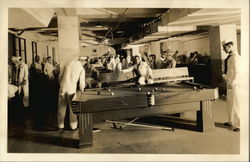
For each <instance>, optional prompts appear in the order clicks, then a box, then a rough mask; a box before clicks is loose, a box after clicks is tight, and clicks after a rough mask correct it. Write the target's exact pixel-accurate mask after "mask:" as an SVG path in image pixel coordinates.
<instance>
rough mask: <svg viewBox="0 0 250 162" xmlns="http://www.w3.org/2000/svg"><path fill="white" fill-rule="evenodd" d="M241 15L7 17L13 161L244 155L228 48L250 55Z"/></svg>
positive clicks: (16, 11) (149, 12)
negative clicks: (60, 156)
mask: <svg viewBox="0 0 250 162" xmlns="http://www.w3.org/2000/svg"><path fill="white" fill-rule="evenodd" d="M241 14H242V12H241V9H240V8H209V7H208V8H166V7H162V8H159V7H156V8H154V7H151V8H150V7H145V8H143V7H137V8H136V7H135V8H133V7H130V8H125V7H124V8H122V7H119V8H112V7H110V8H94V7H91V8H81V7H79V8H67V7H65V8H63V7H61V8H56V7H55V8H49V7H47V8H29V7H27V8H8V83H9V86H8V112H7V113H8V116H7V117H8V121H7V125H8V128H7V129H8V131H7V151H8V153H80V154H87V153H91V154H93V153H96V154H176V155H179V154H192V155H195V154H202V155H209V154H216V155H219V154H224V155H238V154H240V151H241V150H240V134H241V130H240V128H239V127H232V126H228V125H225V123H227V122H228V120H229V116H228V103H227V100H228V93H229V92H228V85H227V83H226V81H225V80H224V79H223V76H224V75H225V74H226V73H227V72H226V68H225V66H227V63H225V62H226V61H225V60H227V57H228V54H227V53H226V52H225V49H224V46H223V45H227V44H226V43H228V42H231V43H232V42H233V46H234V49H235V51H238V53H239V57H240V56H242V55H245V54H241V50H242V49H241V37H242V24H241ZM224 40H230V41H228V42H226V43H225V44H223V41H224ZM169 57H170V58H169ZM165 59H169V60H174V61H172V62H167V61H166V62H164V60H165ZM74 61H75V64H74V65H73V62H74ZM16 62H21V63H19V64H18V65H19V67H21V68H20V69H17V68H15V67H16V66H17V63H16ZM78 65H79V66H80V65H82V67H81V66H80V67H81V68H82V69H80V71H79V66H78ZM85 66H86V67H85ZM88 66H90V67H88ZM140 66H145V67H146V68H147V69H150V70H148V71H147V76H146V75H145V76H144V75H143V74H142V73H143V72H141V71H140V70H138V69H140ZM89 69H90V70H91V74H89V71H88V70H89ZM93 69H94V70H93ZM15 70H16V71H15ZM136 70H138V71H137V72H138V73H139V74H137V72H136ZM21 71H22V72H23V73H22V72H21ZM70 72H71V73H70ZM69 73H70V74H69ZM83 73H84V74H83ZM21 74H23V78H25V80H24V81H20V75H21ZM66 74H68V76H66ZM17 75H18V76H17ZM76 75H77V76H76ZM89 75H91V77H90V78H92V80H88V79H87V78H88V77H89ZM138 76H139V77H138ZM142 76H143V77H142ZM18 77H19V78H18ZM95 77H97V79H96V78H95ZM74 78H76V79H77V80H75V82H73V80H74ZM93 78H94V79H93ZM18 79H19V80H18ZM82 79H83V81H82ZM136 79H138V80H136ZM141 79H142V80H141ZM70 81H71V82H70ZM82 86H83V87H82ZM69 87H71V88H69ZM67 88H68V89H73V91H72V93H71V91H67ZM63 108H64V109H63ZM62 116H63V117H62ZM236 128H237V129H236Z"/></svg>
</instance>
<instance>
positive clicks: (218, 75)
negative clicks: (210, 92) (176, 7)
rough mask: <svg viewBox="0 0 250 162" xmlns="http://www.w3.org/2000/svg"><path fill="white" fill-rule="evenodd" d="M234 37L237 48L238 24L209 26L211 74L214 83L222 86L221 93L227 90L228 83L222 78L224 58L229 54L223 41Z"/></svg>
mask: <svg viewBox="0 0 250 162" xmlns="http://www.w3.org/2000/svg"><path fill="white" fill-rule="evenodd" d="M229 38H230V39H232V40H233V41H234V46H235V48H236V49H237V34H236V24H228V25H220V26H210V27H209V44H210V58H211V75H212V77H211V78H212V85H213V86H217V87H219V88H220V93H224V94H225V92H226V87H225V86H226V85H225V82H224V81H223V79H222V75H223V73H224V66H225V65H224V60H225V58H226V57H227V54H226V53H225V52H224V51H223V48H222V45H221V41H223V40H225V39H229Z"/></svg>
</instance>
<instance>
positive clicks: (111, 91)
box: [72, 83, 219, 147]
mask: <svg viewBox="0 0 250 162" xmlns="http://www.w3.org/2000/svg"><path fill="white" fill-rule="evenodd" d="M218 97H219V94H218V88H211V87H207V86H202V85H197V84H195V83H164V84H157V85H156V84H154V85H145V86H136V85H134V83H123V84H117V85H113V86H112V87H106V88H103V89H86V90H85V92H83V93H80V92H78V93H76V94H75V95H74V98H73V100H72V109H73V112H74V113H76V114H78V116H79V147H82V146H86V145H91V144H93V132H92V129H93V124H95V123H100V122H104V121H105V120H120V119H127V118H134V117H143V116H153V115H165V114H175V113H184V112H188V111H196V112H197V113H196V114H197V115H196V130H197V131H201V132H205V131H208V130H210V129H213V128H214V121H213V116H212V113H211V101H213V100H215V99H217V98H218Z"/></svg>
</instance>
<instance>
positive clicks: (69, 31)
mask: <svg viewBox="0 0 250 162" xmlns="http://www.w3.org/2000/svg"><path fill="white" fill-rule="evenodd" d="M57 19H58V49H59V50H58V56H59V57H58V58H59V60H58V62H59V63H60V67H61V69H63V68H64V66H65V64H66V63H67V62H69V61H71V60H73V59H75V58H77V57H78V56H79V53H80V32H79V29H80V24H79V22H78V17H77V16H58V18H57Z"/></svg>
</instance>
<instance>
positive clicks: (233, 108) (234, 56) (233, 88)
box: [222, 39, 240, 132]
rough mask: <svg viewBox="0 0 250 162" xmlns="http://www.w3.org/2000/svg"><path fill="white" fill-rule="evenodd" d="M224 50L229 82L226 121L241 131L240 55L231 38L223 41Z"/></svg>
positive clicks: (234, 129)
mask: <svg viewBox="0 0 250 162" xmlns="http://www.w3.org/2000/svg"><path fill="white" fill-rule="evenodd" d="M222 46H223V50H224V51H225V52H226V53H227V54H228V57H227V58H226V59H225V69H224V75H223V77H224V79H225V80H226V83H227V99H226V100H227V111H228V115H229V121H228V122H227V123H224V125H226V126H231V127H232V128H233V131H236V132H237V131H240V107H239V106H240V105H239V101H240V100H239V97H240V93H239V79H240V78H239V65H240V55H239V53H238V52H237V50H236V49H235V48H234V42H233V41H232V40H231V39H226V40H224V41H222Z"/></svg>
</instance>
